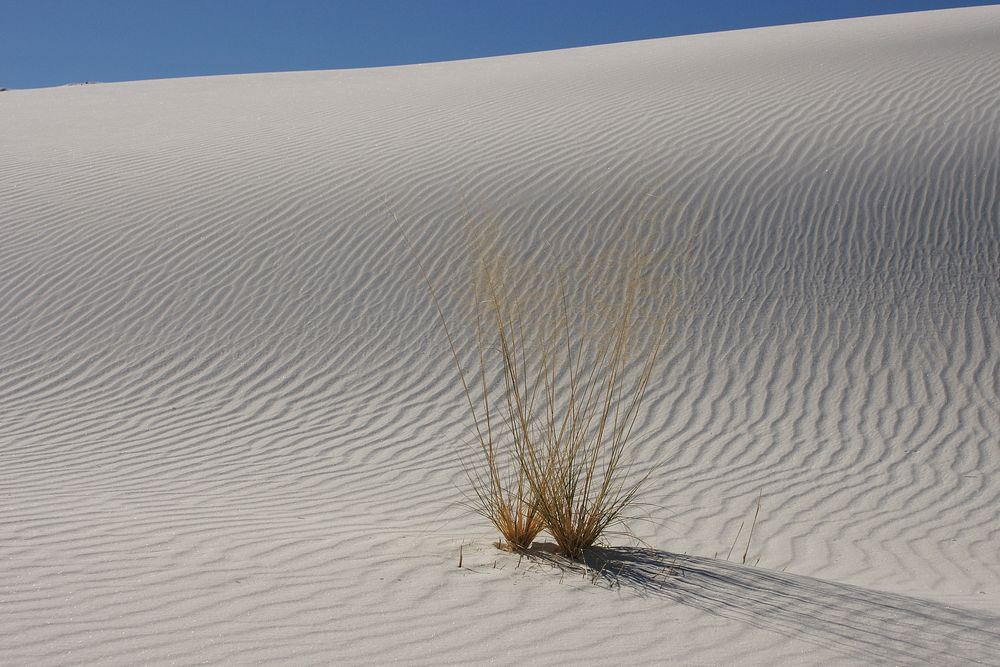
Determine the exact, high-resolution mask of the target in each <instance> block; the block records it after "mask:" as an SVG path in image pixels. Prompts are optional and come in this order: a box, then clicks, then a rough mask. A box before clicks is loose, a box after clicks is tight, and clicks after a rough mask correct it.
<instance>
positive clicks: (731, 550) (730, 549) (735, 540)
mask: <svg viewBox="0 0 1000 667" xmlns="http://www.w3.org/2000/svg"><path fill="white" fill-rule="evenodd" d="M745 523H746V521H740V529H739V530H738V531H736V537H735V538H734V539H733V544H732V546H731V547H729V553H727V554H726V562H727V563H728V562H729V557H730V556H732V555H733V549H735V548H736V542H737V541H738V540H739V539H740V534H741V533H742V532H743V524H745Z"/></svg>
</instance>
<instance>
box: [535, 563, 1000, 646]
mask: <svg viewBox="0 0 1000 667" xmlns="http://www.w3.org/2000/svg"><path fill="white" fill-rule="evenodd" d="M530 553H531V556H532V558H534V559H537V560H544V561H547V562H550V563H552V564H554V565H556V566H557V567H560V568H562V569H564V570H567V569H568V570H572V571H575V572H577V573H579V572H581V571H584V569H585V570H586V571H589V572H590V577H591V580H592V581H594V582H595V583H602V584H606V585H608V586H610V587H615V588H619V587H620V588H628V589H632V590H634V591H636V592H637V593H639V594H640V595H643V596H656V597H662V598H665V599H668V600H672V601H674V602H678V603H680V604H684V605H688V606H691V607H695V608H698V609H701V610H703V611H706V612H708V613H710V614H714V615H717V616H721V617H724V618H730V619H734V620H739V621H742V622H744V623H747V624H748V625H750V626H753V627H756V628H760V629H763V630H770V631H772V632H776V633H779V634H781V635H784V636H787V637H792V638H795V639H800V640H803V641H807V642H810V643H812V644H815V645H819V646H823V647H825V648H828V649H831V650H834V651H836V652H839V653H842V654H845V655H847V656H850V657H852V658H857V659H859V660H861V661H864V662H868V663H871V662H875V661H878V662H886V663H893V664H906V663H916V664H935V665H943V664H991V665H995V664H998V662H997V661H998V659H1000V616H998V615H990V614H988V613H984V612H979V611H975V610H969V609H962V608H958V607H951V606H948V605H945V604H941V603H938V602H933V601H928V600H922V599H919V598H913V597H907V596H904V595H897V594H893V593H886V592H882V591H876V590H871V589H866V588H861V587H859V586H851V585H848V584H840V583H836V582H830V581H824V580H822V579H815V578H812V577H804V576H799V575H795V574H788V573H784V572H775V571H771V570H766V569H760V568H755V567H749V566H746V565H740V564H737V563H730V562H728V561H724V560H718V559H714V558H702V557H699V556H687V555H681V554H674V553H670V552H666V551H659V550H655V549H645V548H597V547H595V548H591V549H588V550H587V552H586V554H585V556H584V559H583V562H582V563H580V562H574V561H568V560H566V559H563V558H561V557H559V556H557V555H556V554H554V553H552V551H551V549H546V548H545V545H538V544H537V543H536V546H535V547H533V548H532V550H531V552H530Z"/></svg>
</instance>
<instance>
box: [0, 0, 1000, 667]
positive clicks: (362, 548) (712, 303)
mask: <svg viewBox="0 0 1000 667" xmlns="http://www.w3.org/2000/svg"><path fill="white" fill-rule="evenodd" d="M387 208H391V209H392V210H393V211H395V213H396V214H397V215H398V216H399V219H400V225H401V226H402V228H403V229H402V230H400V228H399V227H397V225H396V224H395V223H394V222H393V221H392V219H391V216H390V215H389V214H388V212H387ZM470 219H474V220H479V219H489V220H491V221H494V223H495V224H496V225H497V226H498V228H499V229H501V230H502V231H503V233H504V234H505V235H507V236H508V237H509V238H510V239H512V242H513V243H514V244H515V245H516V248H517V250H518V251H519V252H522V251H523V252H525V253H539V252H544V250H543V248H544V246H543V243H548V244H550V246H549V247H551V248H554V249H555V250H556V251H557V252H558V253H559V254H561V255H563V256H565V257H570V258H574V257H576V258H580V259H581V260H585V259H586V258H587V257H591V256H593V255H595V254H596V253H598V252H600V251H601V250H602V249H603V248H604V247H605V246H607V245H609V244H611V245H613V242H614V240H615V239H617V238H619V237H621V236H623V235H629V234H632V235H638V236H639V237H640V238H641V239H642V240H643V242H644V243H645V244H646V246H647V247H648V248H649V249H650V250H651V252H653V253H654V254H656V253H662V255H657V256H663V257H667V256H669V255H670V253H671V252H672V249H674V251H675V249H676V245H675V242H676V240H677V239H681V238H694V239H696V241H695V242H694V244H693V246H692V247H691V248H690V251H689V255H690V256H689V259H690V271H691V274H692V279H691V280H690V282H689V285H688V291H687V293H686V298H685V301H684V303H685V309H684V311H683V313H682V316H681V319H680V321H679V327H678V329H677V331H676V332H675V336H674V339H673V342H672V345H671V347H670V349H669V351H668V353H667V356H666V359H665V363H664V366H663V369H662V370H661V371H660V372H658V374H657V376H656V378H655V382H654V385H655V386H654V387H653V388H652V390H651V393H650V397H649V402H648V406H649V407H650V410H649V413H648V414H647V415H645V416H644V418H643V420H642V424H641V426H642V431H641V433H640V435H639V437H638V440H637V441H636V443H635V444H636V447H635V450H634V452H635V454H636V456H637V458H638V461H639V465H640V466H644V465H646V464H648V463H650V462H653V461H657V460H665V461H666V463H665V465H664V467H663V468H662V470H661V471H660V472H659V473H658V474H657V476H656V477H655V478H654V480H653V481H652V483H651V486H650V489H649V494H648V496H647V498H646V499H647V500H648V501H649V502H651V503H654V504H656V505H659V506H662V507H663V508H664V509H663V510H662V511H657V512H655V513H654V514H655V517H656V518H657V519H659V520H660V521H659V522H658V523H642V524H637V525H636V526H635V530H636V532H637V534H638V536H639V537H641V538H642V539H644V540H645V541H646V542H647V543H648V544H649V545H650V549H647V550H633V551H619V552H615V553H612V554H609V555H608V558H609V559H610V560H611V561H612V562H611V563H610V565H609V568H610V569H611V570H615V571H616V576H617V579H618V585H614V586H610V587H609V586H608V585H603V586H602V585H599V584H600V581H598V582H597V583H593V584H592V583H591V582H590V580H589V579H588V578H585V577H584V576H583V575H581V574H579V573H574V572H565V573H560V572H559V571H558V570H555V569H553V568H551V567H550V566H548V565H545V564H544V563H538V562H529V561H527V560H525V561H523V562H520V563H519V562H518V559H517V558H516V557H513V556H510V555H507V554H504V553H501V552H498V551H497V550H495V549H494V548H493V547H492V546H491V540H493V539H495V536H494V535H493V533H492V531H491V530H490V529H489V527H488V526H486V525H484V524H483V522H482V521H481V520H480V519H478V518H477V517H476V516H473V515H469V514H468V513H467V512H465V511H464V510H462V509H461V508H460V507H457V506H456V504H455V502H456V500H458V498H459V493H458V490H457V489H458V487H460V486H461V485H462V482H463V474H462V469H461V465H460V464H459V461H458V458H457V455H458V451H459V448H458V447H457V446H456V443H458V442H460V440H461V439H462V438H463V437H465V436H466V435H467V432H466V427H467V423H466V415H465V412H464V410H463V406H462V403H461V401H460V396H461V395H460V394H459V393H457V392H458V388H457V384H456V375H455V372H454V370H453V368H452V366H451V363H450V358H449V355H448V350H447V347H446V345H445V343H444V339H443V337H442V331H441V329H440V327H439V325H438V323H437V321H436V320H435V316H434V312H433V309H432V306H431V302H430V300H429V298H428V295H427V293H426V290H425V288H424V287H423V285H422V284H421V282H420V280H419V277H418V274H417V272H416V270H415V263H414V261H413V256H412V255H411V254H410V251H409V250H408V249H407V247H406V245H405V244H404V243H403V242H402V240H401V231H405V233H406V234H407V235H408V236H409V237H410V238H411V239H412V240H413V241H414V243H415V245H416V247H417V249H418V253H419V255H420V257H421V259H422V261H423V262H425V263H426V265H427V266H428V267H430V270H431V272H432V273H434V274H435V276H437V277H438V278H439V279H440V280H447V279H448V278H449V277H454V276H458V275H461V273H460V271H461V269H462V267H463V265H464V260H463V252H464V245H463V244H464V241H463V239H464V238H465V237H464V232H463V230H464V229H465V228H466V226H467V223H468V221H469V220H470ZM660 269H662V271H663V272H664V276H666V275H668V274H669V272H670V270H671V268H670V267H669V266H667V265H662V266H660ZM457 303H458V302H452V301H449V302H448V304H447V305H448V308H449V312H450V313H451V314H452V315H453V316H454V315H455V314H456V313H457V312H458V311H456V310H454V308H457V305H456V304H457ZM998 378H1000V8H998V7H992V8H978V9H967V10H955V11H945V12H928V13H919V14H909V15H899V16H888V17H881V18H871V19H860V20H849V21H837V22H828V23H818V24H807V25H798V26H789V27H780V28H768V29H761V30H749V31H739V32H730V33H721V34H712V35H702V36H693V37H680V38H672V39H664V40H655V41H647V42H636V43H629V44H620V45H612V46H601V47H593V48H584V49H574V50H568V51H560V52H550V53H538V54H530V55H523V56H513V57H504V58H492V59H485V60H476V61H465V62H455V63H443V64H430V65H419V66H411V67H395V68H384V69H373V70H355V71H331V72H308V73H288V74H265V75H252V76H229V77H211V78H199V79H186V80H183V79H179V80H165V81H151V82H136V83H120V84H102V85H94V86H85V87H70V88H58V89H45V90H31V91H8V92H4V93H2V95H0V663H3V664H12V665H13V664H22V665H41V664H82V663H120V664H139V663H141V662H150V663H178V664H184V663H193V662H198V661H206V662H210V663H220V662H227V663H253V662H262V661H279V662H289V663H296V664H308V663H316V664H332V663H340V664H344V663H362V662H378V663H384V662H389V661H393V660H399V661H402V662H407V663H416V664H468V663H470V662H483V661H496V662H498V663H502V664H504V663H514V662H524V661H527V662H529V663H537V664H543V663H544V664H552V663H557V664H558V663H569V662H576V663H579V662H582V663H585V664H586V663H591V664H593V663H606V664H621V663H640V662H647V663H648V662H674V663H680V664H720V663H723V664H724V663H733V662H739V663H741V664H787V663H806V664H811V663H823V664H836V663H847V664H856V663H872V662H875V663H887V664H889V663H893V664H903V663H929V664H970V663H983V664H998V661H1000V657H998V656H1000V516H998V509H997V508H998V507H1000V379H998ZM758 493H760V494H761V495H762V501H761V503H762V509H761V513H760V519H759V521H758V523H757V526H756V529H755V533H754V538H753V543H752V544H751V545H750V550H749V555H748V564H747V565H745V566H744V565H742V564H741V563H740V562H739V561H741V560H742V553H741V552H742V549H743V548H744V546H745V544H744V540H745V537H746V531H745V530H744V532H743V534H742V536H741V537H740V542H739V543H738V545H737V547H736V549H735V552H734V554H733V556H732V557H730V559H729V561H727V560H726V555H727V552H728V551H729V549H730V547H731V545H732V544H733V540H734V538H735V537H736V534H737V531H738V529H739V527H740V524H741V522H743V521H747V522H749V520H750V519H751V518H752V514H753V509H754V507H755V503H756V499H757V496H758ZM463 542H464V544H465V546H464V548H463V552H464V567H463V568H462V569H459V568H458V567H456V565H457V559H458V551H459V546H460V544H462V543H463ZM624 544H627V542H625V543H624ZM684 554H687V555H684ZM751 563H756V564H757V566H756V567H751V566H750V564H751ZM670 564H672V565H673V567H674V569H675V570H678V571H680V572H682V573H683V576H680V575H669V576H668V574H666V570H665V569H664V568H665V566H666V565H670Z"/></svg>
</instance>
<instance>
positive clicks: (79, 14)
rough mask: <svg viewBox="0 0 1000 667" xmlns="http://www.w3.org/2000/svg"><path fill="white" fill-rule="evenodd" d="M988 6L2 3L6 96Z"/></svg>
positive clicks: (766, 1) (311, 0)
mask: <svg viewBox="0 0 1000 667" xmlns="http://www.w3.org/2000/svg"><path fill="white" fill-rule="evenodd" d="M990 4H996V3H994V2H975V1H973V0H966V1H964V2H933V1H917V0H892V1H876V0H868V1H860V0H858V1H850V0H841V1H838V2H834V1H829V2H824V1H822V0H815V1H810V0H797V1H794V2H792V1H790V0H757V1H756V2H754V1H752V0H751V1H747V0H739V1H737V0H701V1H698V2H692V1H684V0H659V1H655V0H605V1H603V2H597V1H589V0H532V1H528V0H339V1H338V0H328V1H325V2H323V1H320V0H0V87H7V88H32V87H40V86H54V85H60V84H64V83H72V82H80V81H127V80H134V79H156V78H164V77H176V76H201V75H208V74H234V73H241V72H272V71H286V70H304V69H336V68H344V67H372V66H379V65H396V64H403V63H415V62H429V61H435V60H455V59H459V58H476V57H481V56H490V55H500V54H507V53H523V52H528V51H542V50H547V49H561V48H567V47H571V46H583V45H588V44H604V43H610V42H623V41H629V40H635V39H649V38H653V37H667V36H672V35H685V34H693V33H701V32H715V31H719V30H732V29H736V28H749V27H757V26H764V25H778V24H783V23H800V22H803V21H818V20H825V19H833V18H846V17H852V16H868V15H873V14H886V13H895V12H907V11H919V10H925V9H944V8H947V7H962V6H970V5H990Z"/></svg>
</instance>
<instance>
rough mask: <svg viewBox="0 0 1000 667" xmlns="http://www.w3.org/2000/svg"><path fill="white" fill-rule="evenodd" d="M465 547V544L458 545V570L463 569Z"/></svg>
mask: <svg viewBox="0 0 1000 667" xmlns="http://www.w3.org/2000/svg"><path fill="white" fill-rule="evenodd" d="M464 546H465V542H462V543H461V544H460V545H458V568H459V569H462V547H464Z"/></svg>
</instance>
